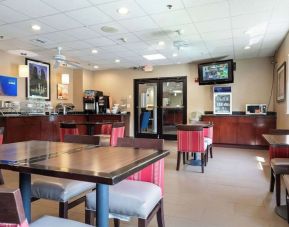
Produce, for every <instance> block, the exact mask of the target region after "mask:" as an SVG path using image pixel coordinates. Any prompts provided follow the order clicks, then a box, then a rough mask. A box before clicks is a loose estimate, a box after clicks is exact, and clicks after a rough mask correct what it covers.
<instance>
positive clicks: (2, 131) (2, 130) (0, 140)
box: [0, 127, 4, 185]
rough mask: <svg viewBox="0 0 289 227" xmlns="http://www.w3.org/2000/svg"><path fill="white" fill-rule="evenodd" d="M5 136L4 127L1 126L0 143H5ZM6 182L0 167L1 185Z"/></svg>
mask: <svg viewBox="0 0 289 227" xmlns="http://www.w3.org/2000/svg"><path fill="white" fill-rule="evenodd" d="M3 138H4V127H0V144H3ZM2 184H4V178H3V174H2V171H1V169H0V185H2Z"/></svg>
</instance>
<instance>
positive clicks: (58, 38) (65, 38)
mask: <svg viewBox="0 0 289 227" xmlns="http://www.w3.org/2000/svg"><path fill="white" fill-rule="evenodd" d="M40 37H43V38H46V39H49V40H51V41H52V42H55V43H63V42H72V41H76V40H77V39H76V38H75V37H74V36H70V35H66V34H64V33H63V32H53V33H48V34H43V35H41V36H40Z"/></svg>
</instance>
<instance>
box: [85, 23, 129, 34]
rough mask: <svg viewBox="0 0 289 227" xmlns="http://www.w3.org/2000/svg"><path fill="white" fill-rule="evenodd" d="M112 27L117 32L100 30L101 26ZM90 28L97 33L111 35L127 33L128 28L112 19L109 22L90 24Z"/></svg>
mask: <svg viewBox="0 0 289 227" xmlns="http://www.w3.org/2000/svg"><path fill="white" fill-rule="evenodd" d="M104 26H106V27H112V28H115V29H117V32H115V33H108V32H104V31H102V30H101V28H102V27H104ZM90 28H91V29H93V30H95V31H96V32H97V33H99V34H101V35H104V36H109V35H111V34H112V35H113V34H121V33H127V32H128V30H127V29H126V28H125V27H124V26H122V25H121V24H119V23H118V22H116V21H113V22H109V23H102V24H97V25H92V26H90Z"/></svg>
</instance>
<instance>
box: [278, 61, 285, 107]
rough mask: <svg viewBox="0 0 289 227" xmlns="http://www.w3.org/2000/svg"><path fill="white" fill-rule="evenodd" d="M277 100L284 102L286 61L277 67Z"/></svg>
mask: <svg viewBox="0 0 289 227" xmlns="http://www.w3.org/2000/svg"><path fill="white" fill-rule="evenodd" d="M276 99H277V102H284V101H285V99H286V62H283V63H282V65H280V66H279V68H278V69H277V94H276Z"/></svg>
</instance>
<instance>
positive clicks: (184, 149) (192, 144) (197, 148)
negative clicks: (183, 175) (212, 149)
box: [176, 124, 207, 173]
mask: <svg viewBox="0 0 289 227" xmlns="http://www.w3.org/2000/svg"><path fill="white" fill-rule="evenodd" d="M177 143H178V146H177V149H178V150H177V152H178V157H177V167H176V170H177V171H178V170H179V169H180V162H181V155H182V154H183V164H188V162H187V160H186V157H187V155H186V154H187V153H200V154H201V167H202V173H204V166H205V165H206V160H207V154H206V153H207V152H206V151H207V146H206V144H205V142H204V131H203V127H202V126H194V125H185V124H180V125H177ZM189 161H190V160H189Z"/></svg>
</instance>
